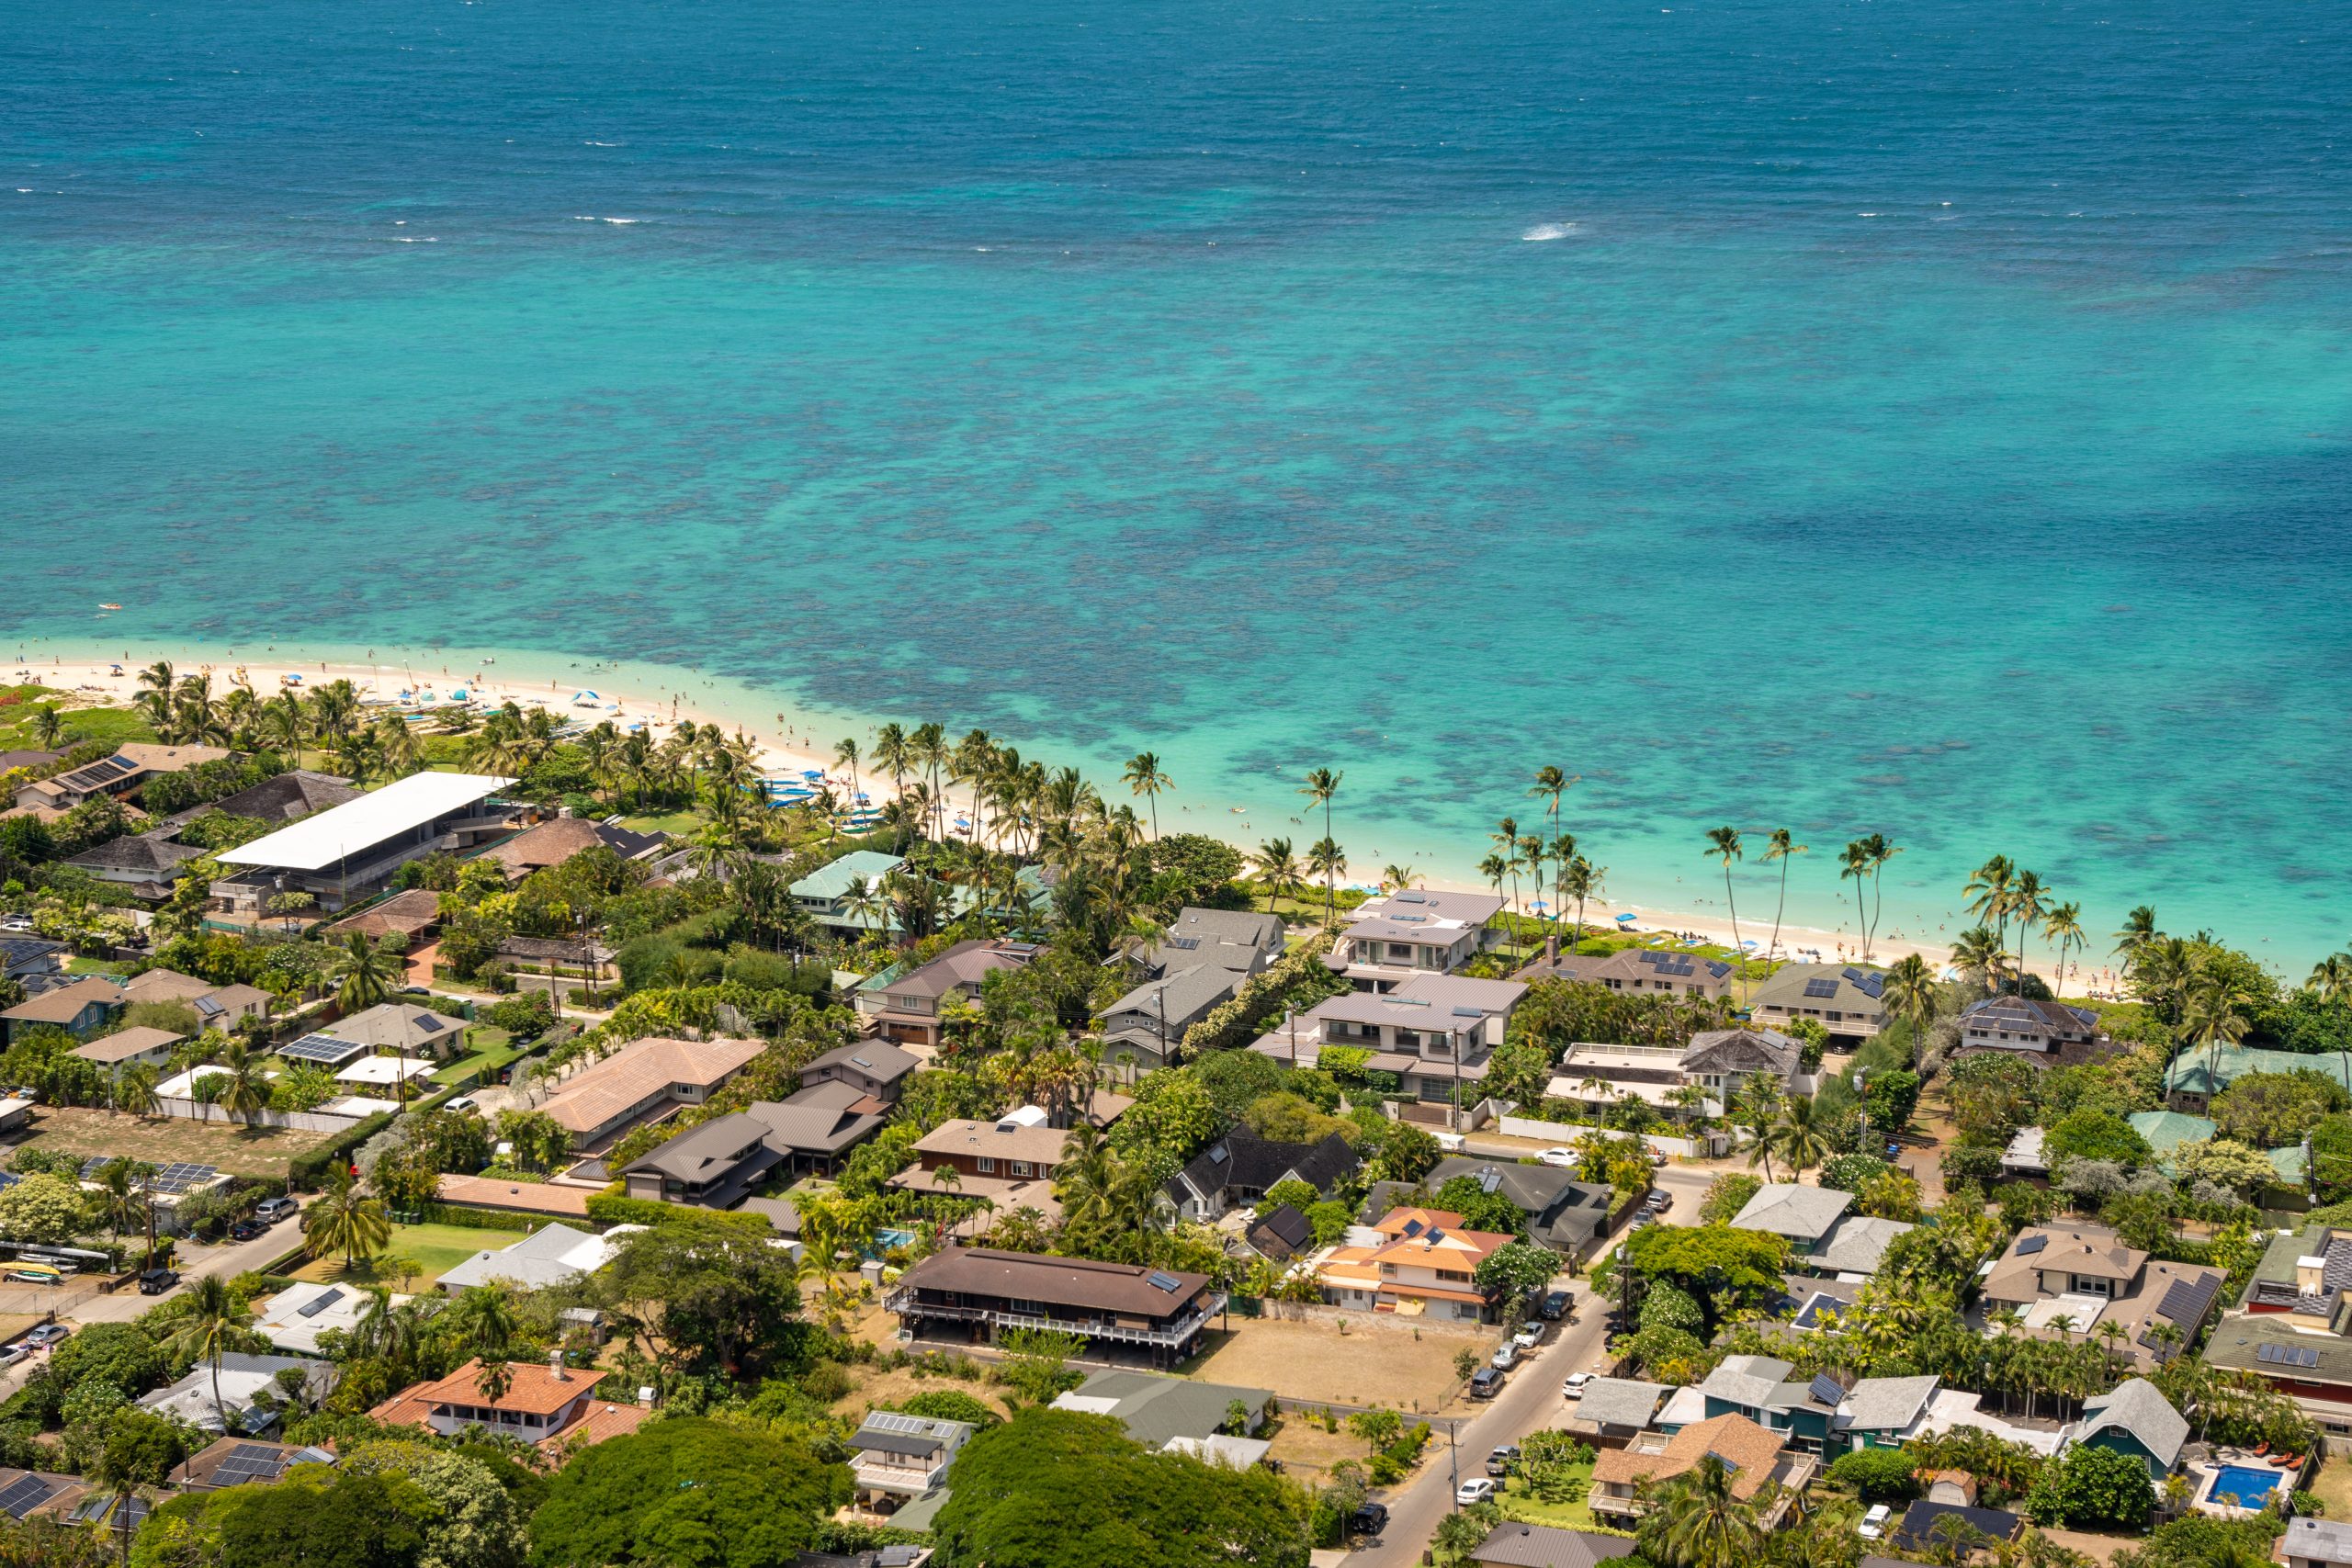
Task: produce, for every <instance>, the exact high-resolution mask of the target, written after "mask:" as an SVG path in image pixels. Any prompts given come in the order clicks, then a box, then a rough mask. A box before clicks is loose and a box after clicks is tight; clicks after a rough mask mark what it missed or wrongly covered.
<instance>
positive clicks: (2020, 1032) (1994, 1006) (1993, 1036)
mask: <svg viewBox="0 0 2352 1568" xmlns="http://www.w3.org/2000/svg"><path fill="white" fill-rule="evenodd" d="M2103 1038H2105V1032H2104V1031H2103V1030H2102V1029H2101V1027H2100V1025H2099V1021H2098V1014H2097V1013H2095V1012H2093V1011H2091V1010H2089V1009H2088V1008H2074V1007H2068V1006H2067V1005H2066V1004H2065V1003H2064V1002H2060V1001H2052V1000H2049V999H2047V998H2036V997H2018V996H2007V997H1986V998H1985V999H1984V1000H1982V1001H1979V1002H1975V1003H1973V1004H1971V1005H1970V1006H1969V1007H1967V1008H1965V1009H1963V1010H1962V1012H1961V1015H1960V1044H1959V1046H1958V1047H1957V1049H1958V1050H1959V1051H1960V1052H1962V1053H1965V1052H1969V1051H2012V1052H2015V1053H2017V1054H2018V1055H2022V1056H2024V1057H2025V1058H2026V1059H2027V1060H2028V1061H2032V1062H2044V1061H2048V1060H2051V1059H2052V1058H2055V1057H2057V1056H2058V1055H2059V1054H2060V1053H2062V1052H2064V1050H2065V1048H2066V1047H2067V1046H2070V1045H2071V1046H2074V1047H2075V1048H2076V1050H2075V1055H2076V1056H2080V1055H2082V1054H2083V1053H2084V1052H2085V1051H2086V1050H2088V1049H2089V1048H2090V1047H2092V1046H2095V1045H2096V1044H2098V1042H2099V1041H2100V1040H2101V1039H2103Z"/></svg>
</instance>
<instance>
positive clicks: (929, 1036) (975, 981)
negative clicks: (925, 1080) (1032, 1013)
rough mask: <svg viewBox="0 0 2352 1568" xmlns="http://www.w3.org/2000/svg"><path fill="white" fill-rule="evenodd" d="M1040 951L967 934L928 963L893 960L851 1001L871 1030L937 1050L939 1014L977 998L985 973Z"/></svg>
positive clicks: (1023, 960)
mask: <svg viewBox="0 0 2352 1568" xmlns="http://www.w3.org/2000/svg"><path fill="white" fill-rule="evenodd" d="M1039 951H1040V950H1039V948H1038V946H1037V944H1036V943H1035V942H1013V941H1011V940H1009V939H1007V938H1001V937H992V938H989V939H988V940H986V941H982V940H980V939H979V938H978V937H974V938H969V939H967V940H966V941H963V942H957V943H956V944H955V945H954V946H953V947H950V948H948V949H946V950H945V951H944V952H943V953H940V954H939V955H938V956H937V957H936V958H933V959H932V960H931V961H930V962H929V963H927V964H915V965H913V966H911V967H910V966H908V965H905V964H891V965H890V966H889V967H888V968H887V969H885V970H883V971H882V972H881V973H880V974H878V975H875V976H870V977H868V978H867V979H865V980H864V981H862V982H860V983H859V985H858V987H857V989H856V990H855V991H854V993H853V994H852V997H851V1000H852V1001H853V1002H854V1004H855V1005H856V1008H857V1011H858V1016H859V1017H860V1018H862V1019H864V1020H865V1024H866V1027H867V1029H868V1030H869V1032H872V1033H874V1034H877V1035H879V1036H881V1038H883V1039H884V1040H888V1041H894V1042H896V1043H899V1044H905V1045H918V1046H922V1048H924V1049H925V1050H936V1049H938V1046H939V1043H940V1032H941V1018H942V1015H943V1014H944V1013H945V1012H946V1011H947V1010H948V1009H949V1007H951V1006H952V1005H954V1004H956V1003H959V1002H960V1003H965V1004H969V1003H972V1002H974V1001H977V1000H978V998H979V994H980V982H981V980H982V979H983V978H984V977H985V976H989V975H991V974H994V973H996V972H997V971H999V970H1012V969H1020V968H1023V967H1026V966H1027V965H1028V964H1029V963H1030V962H1031V960H1033V959H1035V957H1036V956H1037V953H1038V952H1039Z"/></svg>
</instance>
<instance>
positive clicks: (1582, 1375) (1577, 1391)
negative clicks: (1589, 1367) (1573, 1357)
mask: <svg viewBox="0 0 2352 1568" xmlns="http://www.w3.org/2000/svg"><path fill="white" fill-rule="evenodd" d="M1591 1381H1592V1374H1591V1373H1590V1372H1570V1373H1569V1374H1568V1375H1567V1377H1566V1379H1565V1380H1564V1381H1563V1382H1561V1384H1560V1397H1561V1398H1562V1399H1582V1398H1583V1397H1584V1387H1585V1384H1587V1383H1589V1382H1591Z"/></svg>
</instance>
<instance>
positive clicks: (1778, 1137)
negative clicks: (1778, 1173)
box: [1767, 1094, 1829, 1176]
mask: <svg viewBox="0 0 2352 1568" xmlns="http://www.w3.org/2000/svg"><path fill="white" fill-rule="evenodd" d="M1814 1111H1815V1107H1814V1102H1813V1100H1812V1099H1811V1097H1809V1096H1806V1095H1802V1094H1792V1095H1791V1096H1789V1097H1788V1098H1787V1099H1786V1100H1782V1101H1781V1115H1780V1120H1778V1121H1777V1122H1773V1123H1772V1130H1771V1132H1770V1134H1767V1137H1768V1138H1769V1140H1770V1143H1771V1145H1772V1152H1773V1153H1774V1154H1777V1155H1779V1156H1781V1164H1782V1165H1785V1166H1787V1167H1788V1168H1789V1169H1790V1170H1791V1171H1792V1172H1794V1173H1795V1174H1797V1175H1799V1176H1802V1175H1804V1173H1805V1172H1806V1171H1807V1170H1810V1169H1811V1168H1813V1167H1815V1166H1816V1165H1819V1164H1820V1163H1821V1162H1822V1161H1823V1160H1824V1159H1825V1158H1826V1157H1827V1156H1828V1154H1829V1139H1828V1136H1827V1134H1826V1130H1825V1129H1824V1128H1823V1127H1822V1125H1821V1124H1820V1122H1818V1121H1817V1120H1816V1119H1815V1114H1814Z"/></svg>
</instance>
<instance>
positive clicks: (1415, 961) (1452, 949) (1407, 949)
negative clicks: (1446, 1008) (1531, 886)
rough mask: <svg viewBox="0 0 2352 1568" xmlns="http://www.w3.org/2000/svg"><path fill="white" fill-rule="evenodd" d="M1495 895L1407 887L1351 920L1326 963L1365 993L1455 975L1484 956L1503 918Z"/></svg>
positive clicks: (1368, 903)
mask: <svg viewBox="0 0 2352 1568" xmlns="http://www.w3.org/2000/svg"><path fill="white" fill-rule="evenodd" d="M1502 908H1503V898H1502V896H1501V895H1500V894H1497V893H1456V892H1431V891H1429V890H1427V889H1423V888H1418V887H1408V888H1405V889H1403V890H1401V891H1399V892H1396V893H1391V894H1389V895H1388V896H1387V897H1385V898H1368V899H1366V900H1365V901H1364V902H1363V903H1362V904H1360V905H1358V906H1357V907H1356V908H1354V909H1353V910H1351V912H1350V913H1349V914H1348V916H1347V929H1346V930H1345V931H1341V932H1340V937H1339V940H1338V941H1337V942H1334V943H1333V944H1332V947H1331V951H1330V953H1329V954H1328V955H1327V956H1326V957H1325V959H1324V962H1325V963H1327V964H1329V965H1330V966H1331V968H1332V970H1333V971H1334V972H1335V973H1338V974H1341V975H1345V976H1347V977H1348V978H1349V979H1350V980H1351V981H1352V982H1353V983H1354V985H1355V987H1356V988H1357V989H1358V990H1361V991H1388V990H1394V989H1396V988H1397V987H1399V986H1402V985H1403V984H1405V983H1406V982H1407V981H1408V980H1413V979H1419V978H1422V977H1425V976H1430V975H1451V974H1453V972H1454V971H1455V970H1457V969H1459V968H1461V967H1462V966H1463V965H1464V964H1467V963H1469V962H1470V960H1472V959H1473V958H1476V957H1477V956H1478V954H1479V953H1481V952H1483V951H1485V949H1486V946H1487V941H1488V932H1487V921H1489V920H1491V919H1494V918H1495V917H1496V916H1497V915H1498V914H1500V913H1501V912H1502Z"/></svg>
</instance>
